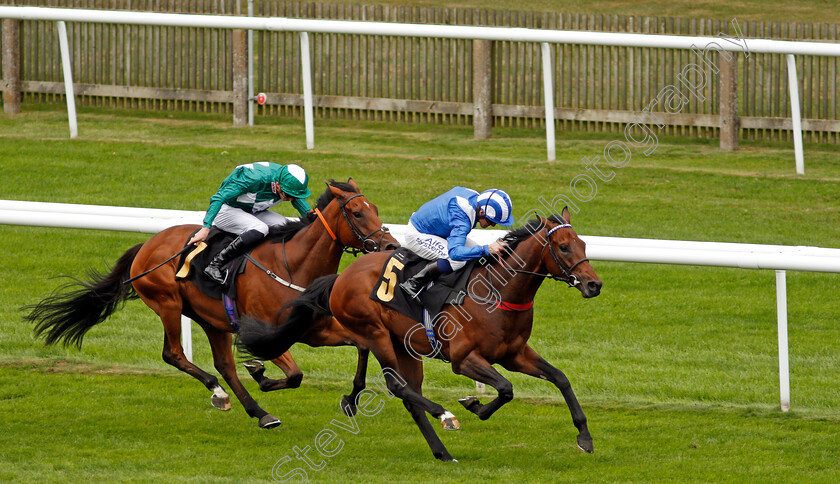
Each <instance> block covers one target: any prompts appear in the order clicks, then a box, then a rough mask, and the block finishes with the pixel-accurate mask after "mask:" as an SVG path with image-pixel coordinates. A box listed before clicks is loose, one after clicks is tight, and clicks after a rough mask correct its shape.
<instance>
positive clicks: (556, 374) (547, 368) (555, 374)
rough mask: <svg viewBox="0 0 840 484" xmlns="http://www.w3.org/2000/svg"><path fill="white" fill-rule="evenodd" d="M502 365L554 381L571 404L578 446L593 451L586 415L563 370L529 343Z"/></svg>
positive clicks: (511, 369)
mask: <svg viewBox="0 0 840 484" xmlns="http://www.w3.org/2000/svg"><path fill="white" fill-rule="evenodd" d="M502 366H504V367H505V368H507V369H508V370H510V371H518V372H520V373H524V374H526V375H531V376H534V377H537V378H542V379H545V380H548V381H550V382H551V383H554V385H555V386H556V387H557V388H558V389H560V392H561V393H562V394H563V398H564V399H565V400H566V405H568V406H569V411H570V412H571V413H572V422H573V423H574V424H575V427H577V429H578V432H579V433H578V437H577V442H578V447H580V448H581V450H583V451H586V452H589V453H592V452H593V450H594V447H593V445H592V436H591V435H590V434H589V427H588V426H587V424H586V415H584V414H583V409H582V408H581V407H580V403H579V402H578V400H577V397H576V396H575V392H574V391H572V385H571V383H569V379H568V378H567V377H566V375H565V374H564V373H563V372H562V371H560V370H558V369H557V368H555V367H553V366H551V365H550V364H549V363H548V362H547V361H545V360H544V359H543V358H542V357H541V356H540V355H538V354H537V352H536V351H534V350H533V349H532V348H531V347H530V346H528V345H525V347H524V348H523V349H522V351H520V352H519V353H518V354H516V356H514V357H513V358H510V359H509V360H506V361H504V362H502Z"/></svg>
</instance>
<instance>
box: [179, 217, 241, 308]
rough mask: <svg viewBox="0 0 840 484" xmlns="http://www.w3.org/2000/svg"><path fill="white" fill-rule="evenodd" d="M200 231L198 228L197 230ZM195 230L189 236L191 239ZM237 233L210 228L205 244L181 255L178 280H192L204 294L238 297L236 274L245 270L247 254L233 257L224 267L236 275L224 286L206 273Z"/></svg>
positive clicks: (216, 297) (219, 296) (214, 297)
mask: <svg viewBox="0 0 840 484" xmlns="http://www.w3.org/2000/svg"><path fill="white" fill-rule="evenodd" d="M196 232H198V230H196ZM193 234H195V232H193V233H192V234H190V236H189V237H187V240H189V239H190V238H191V237H192V236H193ZM235 238H236V234H231V233H229V232H225V231H223V230H219V229H218V228H216V227H213V228H211V229H210V233H209V234H208V235H207V239H205V241H204V243H203V244H198V245H197V246H196V248H195V249H193V250H191V251H187V252H185V253H184V254H182V255H181V259H180V260H179V262H178V267H179V269H178V272H177V273H176V274H175V279H176V280H179V281H180V280H183V279H186V280H188V281H190V282H192V283H193V284H194V285H195V287H197V288H198V289H199V290H200V291H201V292H202V293H203V294H205V295H207V296H209V297H212V298H213V299H219V300H221V299H223V298H224V296H228V297H229V298H231V299H235V297H236V275H239V274H241V273H242V271H244V270H245V262H246V259H245V255H247V254H244V255H241V256H239V257H237V258H235V259H233V260H232V261H231V262H230V263H229V264H228V265H226V266H225V267H224V268H226V269H228V270H229V271H230V273H232V274H234V277H228V280H227V282H226V285H224V286H222V285H220V284H219V283H217V282H216V281H214V280H213V279H210V277H208V276H207V274H205V273H204V268H205V267H207V264H209V263H210V261H211V260H212V259H213V257H215V256H216V254H218V253H219V251H221V250H222V249H224V248H225V247H227V246H228V245H229V244H230V243H231V242H232V241H233V239H235Z"/></svg>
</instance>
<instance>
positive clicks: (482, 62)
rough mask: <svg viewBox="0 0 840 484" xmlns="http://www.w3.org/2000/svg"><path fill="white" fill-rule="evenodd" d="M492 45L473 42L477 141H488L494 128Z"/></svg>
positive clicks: (474, 124) (487, 42)
mask: <svg viewBox="0 0 840 484" xmlns="http://www.w3.org/2000/svg"><path fill="white" fill-rule="evenodd" d="M492 45H493V44H492V43H491V41H489V40H473V129H474V132H475V139H487V138H489V137H490V135H491V134H492V133H491V131H492V128H493V109H492V107H491V103H492V102H493V62H492V59H491V49H492Z"/></svg>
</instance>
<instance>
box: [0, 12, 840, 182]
mask: <svg viewBox="0 0 840 484" xmlns="http://www.w3.org/2000/svg"><path fill="white" fill-rule="evenodd" d="M0 18H10V19H21V20H47V21H56V22H57V25H58V30H59V42H60V44H61V53H62V64H63V71H64V77H65V78H64V81H65V86H66V93H67V108H68V114H69V115H70V132H71V137H74V136H76V134H77V127H76V119H75V102H74V101H73V99H72V98H73V81H72V75H71V71H70V67H69V66H70V57H69V53H68V51H67V39H66V32H65V28H64V24H63V22H65V21H70V22H96V23H114V24H131V25H160V26H174V27H206V28H221V29H243V30H248V31H252V30H268V31H288V32H299V33H300V42H301V67H302V77H303V79H302V84H303V101H304V102H303V104H304V118H305V126H306V145H307V148H309V149H312V148H313V147H314V124H313V109H312V106H313V102H312V86H311V61H310V53H309V48H308V43H309V38H308V33H309V32H315V33H335V34H361V35H387V36H397V37H429V38H449V39H476V40H500V41H521V42H539V43H541V47H542V48H541V51H542V53H543V55H542V69H543V82H544V92H545V115H546V149H547V154H548V159H549V160H554V159H555V136H554V100H553V89H552V86H553V81H552V77H553V69H552V66H551V57H550V56H549V55H546V54H547V53H548V51H549V44H552V43H554V44H583V45H607V46H616V47H623V46H627V47H650V48H669V49H691V50H695V51H706V50H709V49H711V50H715V51H731V52H742V51H743V52H745V53H747V52H746V49H748V51H749V52H756V53H771V54H783V55H785V56H786V57H785V58H786V63H787V68H788V75H789V78H790V82H789V85H790V100H791V116H792V120H793V140H794V150H795V162H796V172H797V173H799V174H804V172H805V165H804V155H803V148H802V128H801V126H802V125H801V115H800V110H799V90H798V89H799V88H798V82H797V77H796V60H795V58H794V55H795V54H799V55H816V56H840V44H836V43H827V42H801V41H782V40H769V39H740V38H738V39H733V38H731V37H728V38H722V37H699V36H678V35H652V34H632V33H612V32H581V31H567V30H542V29H525V28H503V27H473V26H455V25H421V24H400V23H389V22H359V21H348V20H311V19H290V18H258V17H233V16H220V15H189V14H173V13H152V12H126V11H108V10H82V9H60V8H42V7H4V6H0ZM249 84H250V82H249ZM250 96H252V94H250ZM666 110H667V108H666ZM628 141H629V139H628Z"/></svg>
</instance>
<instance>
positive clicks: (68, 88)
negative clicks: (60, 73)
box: [56, 20, 79, 138]
mask: <svg viewBox="0 0 840 484" xmlns="http://www.w3.org/2000/svg"><path fill="white" fill-rule="evenodd" d="M56 25H57V26H58V46H59V49H60V50H61V67H62V69H63V70H64V95H65V97H66V98H67V118H68V120H69V122H70V137H71V138H75V137H76V136H79V128H78V125H77V124H76V97H75V95H74V94H73V69H72V66H71V65H70V46H69V45H68V43H67V26H66V25H65V24H64V21H62V20H59V21H58V22H56Z"/></svg>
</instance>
